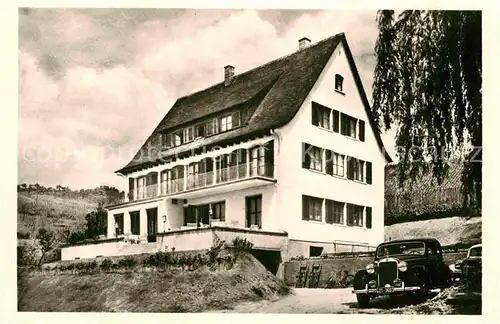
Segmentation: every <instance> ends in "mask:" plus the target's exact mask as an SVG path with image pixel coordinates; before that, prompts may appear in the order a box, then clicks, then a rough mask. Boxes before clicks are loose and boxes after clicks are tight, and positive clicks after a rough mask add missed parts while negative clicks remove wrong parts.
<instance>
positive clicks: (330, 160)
mask: <svg viewBox="0 0 500 324" xmlns="http://www.w3.org/2000/svg"><path fill="white" fill-rule="evenodd" d="M325 159H326V161H325V163H326V168H325V171H326V173H327V174H332V175H333V153H332V151H330V150H326V153H325Z"/></svg>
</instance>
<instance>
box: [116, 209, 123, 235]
mask: <svg viewBox="0 0 500 324" xmlns="http://www.w3.org/2000/svg"><path fill="white" fill-rule="evenodd" d="M115 234H116V235H123V214H116V215H115Z"/></svg>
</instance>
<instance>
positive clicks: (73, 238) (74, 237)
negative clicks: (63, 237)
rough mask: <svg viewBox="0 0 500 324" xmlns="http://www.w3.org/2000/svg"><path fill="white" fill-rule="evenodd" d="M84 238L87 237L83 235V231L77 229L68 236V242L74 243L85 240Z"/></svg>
mask: <svg viewBox="0 0 500 324" xmlns="http://www.w3.org/2000/svg"><path fill="white" fill-rule="evenodd" d="M86 239H87V237H86V236H85V233H83V232H79V231H77V232H73V233H71V235H70V236H69V238H68V243H69V244H76V243H78V242H82V241H85V240H86Z"/></svg>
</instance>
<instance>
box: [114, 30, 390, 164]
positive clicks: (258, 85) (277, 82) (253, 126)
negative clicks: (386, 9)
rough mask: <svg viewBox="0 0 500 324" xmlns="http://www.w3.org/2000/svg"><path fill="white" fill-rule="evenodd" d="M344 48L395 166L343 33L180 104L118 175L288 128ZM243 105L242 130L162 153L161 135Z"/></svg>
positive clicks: (377, 137)
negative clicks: (246, 114) (333, 57)
mask: <svg viewBox="0 0 500 324" xmlns="http://www.w3.org/2000/svg"><path fill="white" fill-rule="evenodd" d="M340 42H341V43H342V44H343V45H344V47H345V49H346V55H347V59H348V61H349V65H350V67H351V71H352V73H353V75H354V80H355V82H356V85H357V87H358V91H359V94H360V97H361V99H362V101H363V104H364V106H365V110H366V112H367V114H368V117H369V118H368V119H369V122H370V125H371V126H372V129H373V130H374V133H375V138H376V139H377V142H378V145H379V147H380V149H381V150H382V151H383V152H384V153H385V156H386V159H387V160H388V161H389V162H390V161H392V160H391V158H390V157H389V155H388V154H387V153H386V152H385V149H384V147H383V143H382V140H381V138H380V134H379V131H378V127H377V125H375V123H374V121H373V118H372V114H371V110H370V105H369V103H368V99H367V97H366V94H365V92H364V89H363V86H362V83H361V78H360V77H359V73H358V71H357V69H356V66H355V63H354V58H353V57H352V54H351V51H350V50H349V46H348V45H347V41H346V38H345V35H344V33H341V34H337V35H334V36H332V37H330V38H327V39H325V40H322V41H320V42H318V43H316V44H313V45H311V46H309V47H306V48H305V49H302V50H299V51H297V52H295V53H293V54H290V55H287V56H285V57H282V58H279V59H277V60H274V61H271V62H269V63H267V64H264V65H262V66H259V67H257V68H254V69H252V70H249V71H247V72H244V73H242V74H239V75H236V76H234V80H233V81H232V83H231V84H230V85H228V86H226V85H224V82H221V83H218V84H216V85H214V86H212V87H210V88H208V89H205V90H202V91H199V92H196V93H193V94H191V95H188V96H185V97H182V98H179V99H178V100H177V101H176V102H175V104H174V105H173V106H172V108H171V109H170V110H169V112H168V113H167V114H166V116H165V117H164V118H163V120H162V121H161V122H160V123H159V124H158V126H157V127H156V128H155V130H154V131H153V133H152V134H151V136H150V137H149V138H148V139H147V140H146V142H145V143H144V145H143V146H142V147H141V149H140V150H139V151H138V152H137V154H136V155H135V156H134V158H133V159H132V161H130V162H129V163H128V164H127V165H126V166H125V167H123V168H122V169H120V170H118V171H117V172H119V173H128V172H132V171H134V170H137V169H140V168H143V167H145V166H148V165H152V164H155V162H156V161H158V160H160V159H164V158H166V157H169V156H174V155H176V154H177V153H180V152H183V151H186V150H191V149H195V148H200V147H203V146H207V145H213V144H216V143H219V142H221V141H224V140H228V139H232V138H237V137H239V136H248V135H251V134H255V133H258V132H263V131H268V130H270V129H274V128H278V127H281V126H283V125H285V124H287V123H288V122H289V121H290V120H291V119H292V118H293V117H294V116H295V114H296V113H297V112H298V110H299V109H300V107H301V105H302V103H303V102H304V100H305V99H306V97H307V95H308V94H309V92H310V91H311V89H312V87H313V86H314V84H315V83H316V81H317V79H318V78H319V76H320V74H321V72H322V71H323V69H324V68H325V66H326V64H327V62H328V60H329V59H330V57H331V55H332V53H333V52H334V50H335V48H336V47H337V45H338V44H339V43H340ZM239 105H242V106H244V107H245V108H246V109H247V111H248V112H249V113H250V116H249V118H248V119H247V120H246V121H244V122H243V125H242V127H240V128H238V129H235V130H232V131H230V132H226V133H221V134H218V135H214V136H211V137H208V138H204V139H202V140H198V141H195V142H193V143H189V144H185V145H182V146H178V147H175V148H170V149H167V150H161V148H160V145H161V144H160V143H159V142H158V138H159V134H161V133H162V132H165V131H170V130H174V129H175V128H180V127H182V126H184V125H189V124H191V123H194V122H196V121H197V120H199V119H200V118H203V117H207V116H209V115H213V114H216V113H218V112H221V111H224V110H227V109H230V108H231V107H235V106H239Z"/></svg>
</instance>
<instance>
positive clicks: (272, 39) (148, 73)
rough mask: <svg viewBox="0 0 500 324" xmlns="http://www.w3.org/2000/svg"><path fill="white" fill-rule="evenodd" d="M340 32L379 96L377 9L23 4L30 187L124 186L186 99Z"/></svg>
mask: <svg viewBox="0 0 500 324" xmlns="http://www.w3.org/2000/svg"><path fill="white" fill-rule="evenodd" d="M339 32H345V33H346V36H347V40H348V42H349V44H350V47H351V50H352V51H353V54H354V56H355V59H356V63H357V66H358V69H359V72H360V74H361V77H362V79H363V83H364V86H365V90H366V92H367V94H368V97H369V99H370V100H371V86H372V79H373V68H374V64H375V58H374V56H373V47H374V43H375V39H376V37H377V25H376V22H375V12H374V11H298V10H241V11H238V10H237V11H229V10H178V9H176V10H167V9H160V10H158V9H89V10H84V9H71V10H67V9H37V10H35V9H24V10H20V13H19V156H18V158H19V171H18V172H19V183H23V182H26V183H34V182H38V183H40V184H43V185H46V186H55V185H57V184H62V185H65V186H70V187H71V188H73V189H78V188H91V187H95V186H98V185H101V184H108V185H113V186H116V187H118V188H120V189H124V184H125V181H124V180H123V179H121V178H120V177H119V176H117V175H115V174H114V173H113V172H114V171H115V170H117V169H119V168H120V167H122V166H124V165H125V164H126V163H127V162H128V161H129V160H130V158H131V157H132V156H133V154H134V153H135V152H136V150H137V149H138V148H139V147H140V146H141V144H142V143H143V142H144V140H145V139H146V138H147V136H148V135H149V134H150V133H151V132H152V130H153V129H154V128H155V126H156V125H157V123H158V122H159V121H160V119H161V118H162V117H163V116H164V115H165V113H166V112H167V111H168V109H169V108H170V107H171V106H172V104H173V103H174V101H175V99H176V98H177V97H179V96H182V95H185V94H188V93H191V92H194V91H198V90H201V89H203V88H206V87H208V86H211V85H212V84H214V83H217V82H220V80H221V78H222V77H223V66H224V65H226V64H232V65H234V66H235V67H236V73H241V72H244V71H246V70H249V69H251V68H253V67H256V66H258V65H261V64H263V63H266V62H267V61H270V60H272V59H275V58H278V57H280V56H283V55H286V54H288V53H291V52H293V51H295V50H296V49H297V40H298V39H299V38H301V37H303V36H307V37H309V38H310V39H311V40H312V41H313V42H316V41H319V40H321V39H324V38H327V37H329V36H331V35H333V34H335V33H339ZM392 137H393V136H392V134H386V135H384V137H383V139H384V142H385V143H386V146H387V149H388V150H389V152H390V153H391V152H392V151H391V150H392V149H393V146H394V140H393V138H392ZM391 155H392V156H394V154H391Z"/></svg>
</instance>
